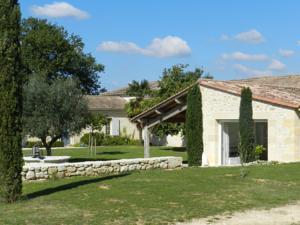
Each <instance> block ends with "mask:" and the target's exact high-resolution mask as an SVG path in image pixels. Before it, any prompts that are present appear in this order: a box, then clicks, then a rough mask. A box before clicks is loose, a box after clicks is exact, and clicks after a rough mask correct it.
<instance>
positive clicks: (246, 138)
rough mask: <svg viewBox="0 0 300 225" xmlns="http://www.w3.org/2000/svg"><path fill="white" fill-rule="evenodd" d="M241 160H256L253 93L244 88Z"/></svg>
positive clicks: (240, 119) (242, 98)
mask: <svg viewBox="0 0 300 225" xmlns="http://www.w3.org/2000/svg"><path fill="white" fill-rule="evenodd" d="M239 132H240V146H239V151H240V158H241V161H242V163H247V162H252V161H254V160H255V154H254V121H253V110H252V92H251V90H250V88H248V87H247V88H243V89H242V91H241V103H240V116H239Z"/></svg>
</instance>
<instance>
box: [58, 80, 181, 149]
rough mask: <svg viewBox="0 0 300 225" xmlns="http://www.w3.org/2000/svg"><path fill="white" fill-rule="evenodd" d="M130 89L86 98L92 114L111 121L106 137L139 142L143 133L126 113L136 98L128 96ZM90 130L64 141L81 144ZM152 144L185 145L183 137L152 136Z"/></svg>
mask: <svg viewBox="0 0 300 225" xmlns="http://www.w3.org/2000/svg"><path fill="white" fill-rule="evenodd" d="M149 85H150V88H151V89H153V90H155V89H157V88H158V82H150V83H149ZM127 89H128V87H123V88H120V89H116V90H113V91H109V92H105V93H103V94H101V95H89V96H86V99H87V102H88V108H89V110H90V111H92V112H99V113H102V114H103V115H105V116H107V117H108V118H109V119H110V120H109V122H108V124H106V125H105V126H104V127H103V130H102V131H101V132H103V133H105V134H106V135H111V136H119V135H125V134H126V135H128V136H130V137H131V138H132V139H135V140H138V139H140V138H142V133H141V132H142V131H141V130H140V129H138V127H137V124H136V123H134V122H132V121H131V120H130V118H128V116H127V113H126V111H125V109H124V108H125V104H126V103H128V102H129V101H130V100H131V99H133V98H134V97H131V96H128V95H127V94H126V92H127ZM88 132H89V129H83V130H82V131H81V133H80V134H78V135H75V136H71V137H67V138H65V139H64V140H63V141H64V143H65V145H74V144H77V143H80V138H81V137H82V136H83V135H84V134H85V133H88ZM150 142H151V144H153V145H164V146H175V147H179V146H182V145H183V144H184V140H183V137H182V136H181V135H167V136H165V137H162V138H158V137H156V136H154V135H151V138H150Z"/></svg>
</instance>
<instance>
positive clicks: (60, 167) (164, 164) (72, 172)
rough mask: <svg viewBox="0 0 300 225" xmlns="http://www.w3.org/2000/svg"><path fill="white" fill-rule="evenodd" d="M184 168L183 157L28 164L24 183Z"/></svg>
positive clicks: (24, 168)
mask: <svg viewBox="0 0 300 225" xmlns="http://www.w3.org/2000/svg"><path fill="white" fill-rule="evenodd" d="M181 167H182V158H181V157H157V158H147V159H144V158H137V159H122V160H111V161H89V162H78V163H60V164H54V163H48V164H46V163H44V164H43V163H28V164H25V165H24V166H23V171H22V178H23V181H30V180H45V179H49V178H64V177H73V176H98V175H105V174H118V173H125V172H130V171H134V170H149V169H155V168H160V169H177V168H181Z"/></svg>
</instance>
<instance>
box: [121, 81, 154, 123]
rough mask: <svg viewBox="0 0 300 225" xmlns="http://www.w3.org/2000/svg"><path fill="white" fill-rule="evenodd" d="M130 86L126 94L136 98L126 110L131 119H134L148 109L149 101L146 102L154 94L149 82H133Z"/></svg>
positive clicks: (126, 106) (129, 103)
mask: <svg viewBox="0 0 300 225" xmlns="http://www.w3.org/2000/svg"><path fill="white" fill-rule="evenodd" d="M128 86H129V88H128V90H127V91H126V94H127V95H129V96H132V97H135V98H134V99H131V100H130V101H129V102H128V103H127V104H126V105H125V110H126V111H127V115H128V116H129V117H133V116H135V115H137V114H139V113H140V112H142V111H143V109H145V108H147V107H148V105H149V101H146V102H145V101H144V100H145V98H146V97H149V96H150V95H151V94H152V91H151V89H150V85H149V82H148V81H147V80H142V81H141V82H138V81H136V80H133V81H132V82H131V83H129V84H128ZM145 103H146V105H145Z"/></svg>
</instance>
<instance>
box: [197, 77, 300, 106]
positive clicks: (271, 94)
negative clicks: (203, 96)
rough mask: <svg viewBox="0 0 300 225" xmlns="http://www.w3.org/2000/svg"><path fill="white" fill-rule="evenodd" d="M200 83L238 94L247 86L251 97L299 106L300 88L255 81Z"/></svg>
mask: <svg viewBox="0 0 300 225" xmlns="http://www.w3.org/2000/svg"><path fill="white" fill-rule="evenodd" d="M200 85H202V86H205V87H209V88H213V89H217V90H221V91H224V92H228V93H231V94H235V95H240V93H241V90H242V88H243V87H249V88H250V89H251V91H252V93H253V99H255V100H259V101H263V102H268V103H271V104H275V105H280V106H285V107H289V108H299V107H300V88H295V87H277V86H272V85H264V84H257V82H247V81H246V82H245V81H244V80H240V81H234V82H233V81H217V80H200Z"/></svg>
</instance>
